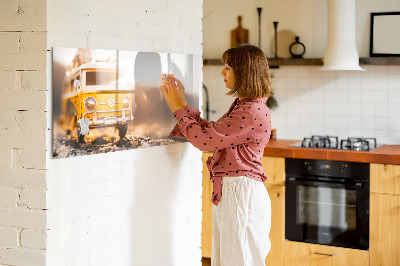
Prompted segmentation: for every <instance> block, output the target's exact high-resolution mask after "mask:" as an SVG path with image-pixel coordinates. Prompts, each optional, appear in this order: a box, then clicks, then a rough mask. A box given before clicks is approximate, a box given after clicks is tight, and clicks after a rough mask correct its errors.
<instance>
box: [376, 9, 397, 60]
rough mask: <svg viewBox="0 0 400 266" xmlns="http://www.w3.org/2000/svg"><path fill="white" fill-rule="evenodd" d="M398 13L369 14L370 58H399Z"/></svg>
mask: <svg viewBox="0 0 400 266" xmlns="http://www.w3.org/2000/svg"><path fill="white" fill-rule="evenodd" d="M399 28H400V11H399V12H381V13H371V33H370V52H369V54H370V56H371V57H374V56H375V57H376V56H400V34H399Z"/></svg>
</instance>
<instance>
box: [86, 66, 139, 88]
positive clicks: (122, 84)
mask: <svg viewBox="0 0 400 266" xmlns="http://www.w3.org/2000/svg"><path fill="white" fill-rule="evenodd" d="M117 78H118V82H117ZM86 86H102V87H103V86H107V90H130V89H131V87H132V85H131V82H129V80H127V79H126V78H125V77H124V75H123V73H121V72H120V75H119V77H117V72H114V71H99V70H97V71H87V72H86ZM91 88H95V87H91ZM103 88H104V87H103ZM98 89H100V87H99V88H98Z"/></svg>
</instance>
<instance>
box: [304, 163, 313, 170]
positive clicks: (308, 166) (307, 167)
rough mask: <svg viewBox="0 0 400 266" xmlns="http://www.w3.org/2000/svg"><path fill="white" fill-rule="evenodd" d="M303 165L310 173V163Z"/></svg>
mask: <svg viewBox="0 0 400 266" xmlns="http://www.w3.org/2000/svg"><path fill="white" fill-rule="evenodd" d="M304 164H305V166H306V170H307V171H309V172H310V171H311V169H312V166H311V162H305V163H304Z"/></svg>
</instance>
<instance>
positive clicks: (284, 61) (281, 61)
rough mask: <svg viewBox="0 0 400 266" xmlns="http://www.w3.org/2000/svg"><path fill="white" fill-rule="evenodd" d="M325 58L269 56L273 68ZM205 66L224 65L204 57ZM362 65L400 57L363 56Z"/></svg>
mask: <svg viewBox="0 0 400 266" xmlns="http://www.w3.org/2000/svg"><path fill="white" fill-rule="evenodd" d="M322 60H323V58H278V59H275V58H268V63H269V66H270V67H271V68H276V67H279V66H322V64H323V62H322ZM203 64H204V65H205V66H217V65H222V62H221V60H220V59H204V60H203ZM360 65H400V57H362V58H360Z"/></svg>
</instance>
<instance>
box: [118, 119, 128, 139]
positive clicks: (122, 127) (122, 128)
mask: <svg viewBox="0 0 400 266" xmlns="http://www.w3.org/2000/svg"><path fill="white" fill-rule="evenodd" d="M127 131H128V124H127V123H125V124H118V135H119V139H123V138H125V135H126V132H127Z"/></svg>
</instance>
